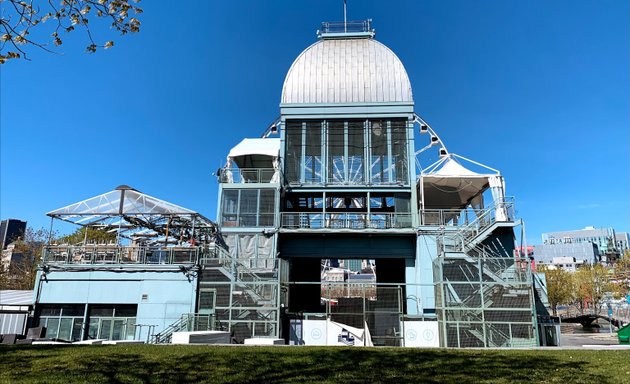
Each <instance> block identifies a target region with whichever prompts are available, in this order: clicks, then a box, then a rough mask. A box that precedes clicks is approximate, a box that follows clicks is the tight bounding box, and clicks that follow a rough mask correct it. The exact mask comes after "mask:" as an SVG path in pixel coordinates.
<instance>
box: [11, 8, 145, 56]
mask: <svg viewBox="0 0 630 384" xmlns="http://www.w3.org/2000/svg"><path fill="white" fill-rule="evenodd" d="M138 1H139V0H61V1H60V2H57V1H55V0H39V1H38V0H30V1H29V2H27V1H24V0H0V4H2V5H3V6H2V7H1V14H0V26H1V27H2V28H1V29H0V33H2V35H1V36H0V64H3V63H5V62H6V61H7V60H9V59H14V58H24V59H26V60H29V58H28V56H27V52H28V47H29V46H34V47H37V48H39V49H43V50H45V51H47V52H51V53H56V52H55V51H53V50H52V49H49V48H47V46H48V44H49V43H50V42H52V43H53V45H55V46H60V45H62V44H63V40H62V39H61V37H60V35H59V34H60V30H64V31H65V32H67V33H69V32H72V31H74V30H75V29H76V28H78V27H82V28H83V29H84V30H85V33H86V36H87V39H88V40H89V45H88V46H87V49H86V50H87V51H88V52H96V50H97V48H110V47H112V46H113V45H114V42H113V41H111V40H108V41H106V42H105V43H103V44H99V43H97V42H96V39H95V37H94V36H93V33H92V31H91V30H90V21H91V20H99V19H103V20H109V21H110V22H111V27H112V29H115V30H116V31H117V32H119V33H120V34H121V35H125V34H127V33H136V32H139V31H140V21H139V20H138V19H137V16H138V15H139V14H140V13H142V8H140V7H138V6H136V5H134V3H137V2H138ZM5 2H7V3H9V4H11V6H10V7H7V6H4V3H5ZM55 3H57V4H59V5H56V4H55ZM51 18H52V19H55V20H56V21H57V22H56V25H55V26H54V27H53V28H54V29H53V32H52V34H51V41H49V42H46V41H35V40H33V39H31V38H29V37H27V36H28V35H29V34H30V30H31V28H33V27H35V26H38V25H42V24H44V23H45V22H46V21H47V20H49V19H51ZM38 28H40V29H44V27H43V26H40V27H38ZM8 42H10V44H7V43H8ZM9 48H11V49H12V51H9V50H8V49H9Z"/></svg>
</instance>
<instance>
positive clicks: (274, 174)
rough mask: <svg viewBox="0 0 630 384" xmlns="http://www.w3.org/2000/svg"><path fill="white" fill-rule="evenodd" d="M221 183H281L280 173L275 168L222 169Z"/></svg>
mask: <svg viewBox="0 0 630 384" xmlns="http://www.w3.org/2000/svg"><path fill="white" fill-rule="evenodd" d="M219 182H220V183H279V182H280V171H279V170H275V169H273V168H222V169H221V170H220V172H219Z"/></svg>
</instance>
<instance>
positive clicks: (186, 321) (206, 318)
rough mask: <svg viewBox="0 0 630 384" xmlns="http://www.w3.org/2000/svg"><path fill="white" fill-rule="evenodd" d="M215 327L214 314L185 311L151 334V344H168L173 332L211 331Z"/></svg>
mask: <svg viewBox="0 0 630 384" xmlns="http://www.w3.org/2000/svg"><path fill="white" fill-rule="evenodd" d="M215 329H216V324H215V318H214V315H202V314H199V313H185V314H183V315H182V316H181V317H180V318H179V319H178V320H177V321H175V322H174V323H173V324H171V325H169V326H168V327H166V328H165V329H164V330H163V331H162V332H160V333H158V334H155V335H151V339H150V343H151V344H170V343H171V341H172V340H173V333H175V332H192V331H212V330H215Z"/></svg>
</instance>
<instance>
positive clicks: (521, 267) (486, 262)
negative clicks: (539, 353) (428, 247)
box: [434, 202, 536, 347]
mask: <svg viewBox="0 0 630 384" xmlns="http://www.w3.org/2000/svg"><path fill="white" fill-rule="evenodd" d="M506 207H507V204H506V203H505V202H501V204H495V205H494V206H493V207H492V208H491V209H488V210H485V211H484V212H483V214H482V215H480V216H479V217H477V218H476V220H474V221H473V222H471V223H470V224H468V225H465V226H461V227H459V228H457V229H456V230H452V231H447V232H444V233H443V234H442V237H441V238H440V255H439V257H438V258H437V259H436V260H435V262H434V263H436V265H435V267H436V273H437V275H436V278H437V279H436V287H437V289H438V290H439V295H438V296H437V297H440V298H441V299H442V302H441V303H438V307H441V308H438V309H439V313H441V314H442V315H441V319H440V320H439V321H441V323H442V327H443V331H442V332H443V337H444V341H445V346H459V347H508V346H515V345H532V346H533V345H535V343H536V342H535V336H533V324H532V319H531V317H532V316H531V313H532V312H531V309H532V307H533V292H532V288H531V287H532V281H531V273H530V271H529V264H528V262H527V261H526V260H520V259H517V258H516V257H515V255H514V254H513V252H512V250H511V249H509V250H506V249H505V247H504V246H503V244H502V243H501V241H500V240H498V239H492V237H491V236H492V234H493V233H494V231H495V229H496V228H497V227H498V226H514V222H513V221H512V220H513V219H512V216H511V215H509V214H505V212H509V211H510V209H506ZM497 209H502V210H504V212H503V216H502V217H501V218H502V219H507V221H506V220H502V221H497V220H496V218H497V214H496V211H497ZM489 239H490V240H489Z"/></svg>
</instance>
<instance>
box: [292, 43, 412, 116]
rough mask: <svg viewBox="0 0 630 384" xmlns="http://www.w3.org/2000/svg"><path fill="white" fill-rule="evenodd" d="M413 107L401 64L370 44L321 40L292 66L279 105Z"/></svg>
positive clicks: (382, 49) (377, 44)
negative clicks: (394, 104)
mask: <svg viewBox="0 0 630 384" xmlns="http://www.w3.org/2000/svg"><path fill="white" fill-rule="evenodd" d="M386 102H408V103H413V96H412V93H411V83H410V82H409V77H408V76H407V71H405V68H404V66H403V65H402V63H401V62H400V59H398V57H397V56H396V54H394V52H392V51H391V50H390V49H389V48H387V47H386V46H385V45H383V44H381V43H379V42H378V41H376V40H374V39H371V38H363V39H322V40H320V41H318V42H316V43H315V44H313V45H311V46H310V47H308V48H307V49H305V50H304V52H302V53H301V54H300V56H298V58H297V59H295V61H294V62H293V65H291V68H290V69H289V72H288V73H287V77H286V78H285V80H284V86H283V87H282V98H281V103H282V104H292V103H300V104H302V103H386Z"/></svg>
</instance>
